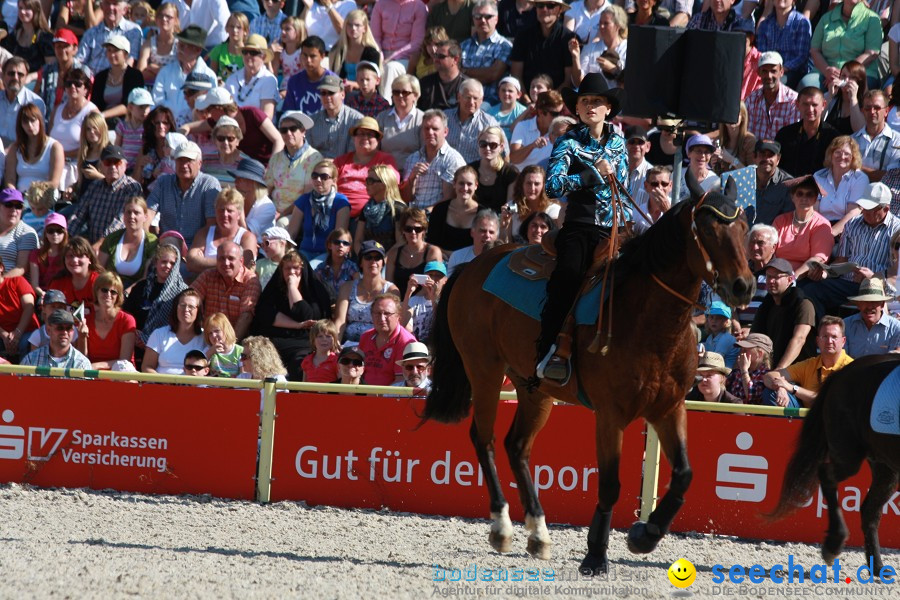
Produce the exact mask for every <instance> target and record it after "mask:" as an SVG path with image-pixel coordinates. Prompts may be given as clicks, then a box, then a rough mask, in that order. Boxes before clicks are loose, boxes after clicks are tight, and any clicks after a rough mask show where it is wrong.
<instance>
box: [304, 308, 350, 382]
mask: <svg viewBox="0 0 900 600" xmlns="http://www.w3.org/2000/svg"><path fill="white" fill-rule="evenodd" d="M309 343H310V344H311V345H312V347H313V348H315V350H314V351H313V352H311V353H310V354H307V355H306V358H304V359H303V362H302V363H300V368H301V369H302V370H303V381H306V382H310V383H334V382H335V381H337V380H338V377H339V375H338V366H337V364H338V363H337V360H338V351H339V350H340V349H341V344H340V341H339V334H338V329H337V327H336V326H335V324H334V321H332V320H331V319H322V320H320V321H316V322H315V324H314V325H313V326H312V327H310V329H309Z"/></svg>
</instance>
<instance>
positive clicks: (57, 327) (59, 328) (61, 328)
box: [53, 325, 75, 331]
mask: <svg viewBox="0 0 900 600" xmlns="http://www.w3.org/2000/svg"><path fill="white" fill-rule="evenodd" d="M53 329H55V330H56V331H72V330H73V329H75V326H74V325H54V326H53Z"/></svg>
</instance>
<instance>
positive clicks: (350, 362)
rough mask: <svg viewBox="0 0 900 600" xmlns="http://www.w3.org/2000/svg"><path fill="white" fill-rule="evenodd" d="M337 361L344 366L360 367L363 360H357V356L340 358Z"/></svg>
mask: <svg viewBox="0 0 900 600" xmlns="http://www.w3.org/2000/svg"><path fill="white" fill-rule="evenodd" d="M338 362H339V363H341V364H342V365H344V366H345V367H351V366H352V367H361V366H363V361H361V360H359V359H358V358H342V359H340V360H339V361H338Z"/></svg>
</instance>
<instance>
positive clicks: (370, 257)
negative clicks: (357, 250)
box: [362, 252, 381, 262]
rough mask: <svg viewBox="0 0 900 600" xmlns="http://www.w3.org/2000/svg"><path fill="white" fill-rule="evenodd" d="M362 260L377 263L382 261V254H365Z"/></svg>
mask: <svg viewBox="0 0 900 600" xmlns="http://www.w3.org/2000/svg"><path fill="white" fill-rule="evenodd" d="M362 258H363V260H371V261H372V262H375V261H377V260H381V254H379V253H377V252H369V253H368V254H363V257H362Z"/></svg>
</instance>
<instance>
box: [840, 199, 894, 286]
mask: <svg viewBox="0 0 900 600" xmlns="http://www.w3.org/2000/svg"><path fill="white" fill-rule="evenodd" d="M897 230H900V219H898V218H897V217H895V216H894V215H892V214H891V213H890V212H889V213H888V214H887V216H886V217H885V218H884V221H882V222H881V223H879V224H878V225H876V226H875V227H871V226H870V225H868V224H867V223H866V222H865V220H864V219H863V215H859V216H858V217H853V218H852V219H850V221H848V222H847V225H845V226H844V234H843V235H842V236H841V241H840V242H838V248H837V252H836V253H835V256H841V257H844V258H846V259H847V260H848V261H850V262H854V263H856V264H857V265H859V266H860V267H865V268H867V269H869V270H870V271H872V272H873V273H887V270H888V267H890V264H891V251H890V241H891V236H892V235H894V233H895V232H896V231H897ZM854 275H855V273H854V272H852V271H851V272H850V273H847V274H846V275H842V276H841V278H842V279H846V280H847V281H853V276H854Z"/></svg>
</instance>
